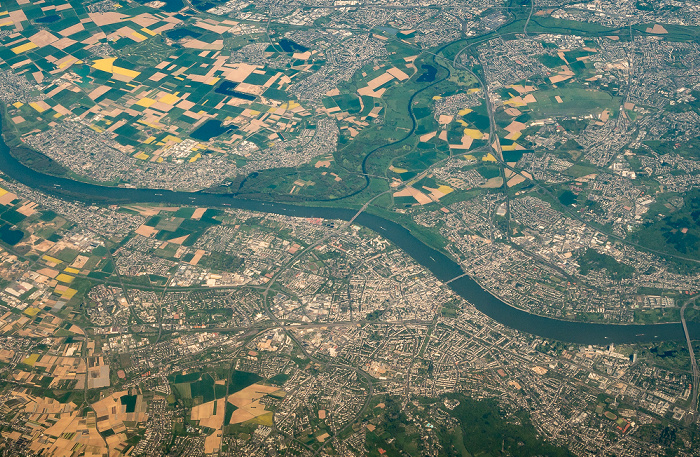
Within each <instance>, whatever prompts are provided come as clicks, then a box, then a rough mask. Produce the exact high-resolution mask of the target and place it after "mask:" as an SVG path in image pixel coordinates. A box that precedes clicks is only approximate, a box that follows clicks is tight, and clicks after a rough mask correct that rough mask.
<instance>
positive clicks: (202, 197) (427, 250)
mask: <svg viewBox="0 0 700 457" xmlns="http://www.w3.org/2000/svg"><path fill="white" fill-rule="evenodd" d="M0 171H2V172H3V173H5V174H6V175H7V176H9V177H11V178H13V179H15V180H17V181H18V182H20V183H22V184H24V185H26V186H28V187H31V188H33V189H37V190H42V191H45V192H47V193H50V194H53V195H57V196H60V197H63V198H67V199H72V200H79V201H83V202H87V203H103V204H104V203H145V202H151V203H159V204H161V203H164V204H172V205H178V206H185V205H191V206H202V207H231V208H240V209H245V210H251V211H260V212H264V213H275V214H283V215H288V216H295V217H319V218H325V219H341V220H346V221H347V220H350V219H351V218H352V217H353V216H354V215H355V211H354V210H350V209H342V208H328V207H317V206H297V205H292V204H286V203H275V202H262V201H255V200H243V199H239V198H235V197H234V196H231V195H218V194H211V193H205V192H193V193H190V192H173V191H167V190H158V189H128V188H122V187H105V186H99V185H94V184H87V183H83V182H78V181H73V180H70V179H65V178H58V177H54V176H50V175H46V174H42V173H39V172H37V171H35V170H32V169H30V168H28V167H26V166H24V165H23V164H21V163H20V162H19V161H17V160H16V159H15V158H14V157H13V156H12V155H10V148H9V147H8V146H7V144H6V143H5V141H4V138H3V139H1V140H0ZM355 222H356V223H357V224H360V225H363V226H365V227H367V228H369V229H372V230H374V231H375V232H377V233H378V234H380V235H382V236H383V237H385V238H387V239H388V240H390V241H392V242H393V243H394V244H396V245H397V246H398V247H399V248H401V249H402V250H404V251H405V252H406V253H407V254H408V255H409V256H411V257H412V258H413V259H414V260H415V261H416V262H418V263H419V264H421V265H422V266H424V267H426V268H427V269H429V270H430V271H431V272H432V273H433V274H434V275H435V276H436V277H437V278H438V279H440V280H442V281H449V280H451V279H453V278H456V277H458V276H460V275H462V274H463V273H464V271H463V270H462V268H461V267H460V266H459V264H457V263H456V262H455V261H453V260H452V259H450V258H449V257H447V256H446V255H444V254H442V253H441V252H439V251H437V250H435V249H433V248H431V247H429V246H427V245H425V244H424V243H422V242H421V241H419V240H418V239H417V238H416V237H414V236H413V235H412V234H411V233H410V232H409V231H408V230H406V229H405V228H404V227H402V226H401V225H399V224H397V223H395V222H392V221H389V220H386V219H383V218H381V217H378V216H375V215H373V214H369V213H366V212H364V213H362V214H360V216H359V217H358V218H357V219H356V220H355ZM449 287H450V288H451V289H452V290H453V291H455V292H456V293H457V294H459V295H460V296H462V297H463V298H465V299H466V300H468V301H469V302H470V303H472V304H473V305H474V306H475V307H476V308H477V309H478V310H479V311H481V312H482V313H484V314H486V315H487V316H489V317H491V318H492V319H494V320H496V321H498V322H500V323H501V324H503V325H505V326H507V327H510V328H513V329H515V330H518V331H522V332H526V333H530V334H533V335H537V336H541V337H544V338H552V339H556V340H560V341H566V342H570V343H576V344H602V345H604V344H609V343H634V342H649V341H661V340H683V339H684V338H685V336H684V332H683V327H682V326H681V323H680V322H678V323H669V324H650V325H637V324H634V325H616V324H593V323H585V322H571V321H563V320H558V319H553V318H548V317H544V316H537V315H534V314H530V313H528V312H525V311H522V310H520V309H517V308H514V307H512V306H510V305H508V304H507V303H504V302H503V301H502V300H500V299H498V298H497V297H495V296H493V295H492V294H490V293H489V292H487V291H486V290H484V289H483V288H482V287H481V286H480V285H479V284H478V283H477V282H475V281H474V280H473V279H471V278H469V277H468V276H463V277H461V278H459V279H456V280H454V281H452V282H450V283H449ZM688 329H689V331H690V333H691V334H692V335H698V334H700V324H699V323H688Z"/></svg>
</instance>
